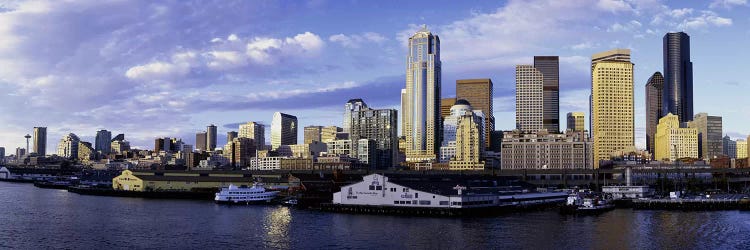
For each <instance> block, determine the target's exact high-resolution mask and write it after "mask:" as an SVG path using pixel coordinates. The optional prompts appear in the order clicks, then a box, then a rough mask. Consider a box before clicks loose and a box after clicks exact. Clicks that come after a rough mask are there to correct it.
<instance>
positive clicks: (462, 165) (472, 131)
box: [448, 112, 486, 170]
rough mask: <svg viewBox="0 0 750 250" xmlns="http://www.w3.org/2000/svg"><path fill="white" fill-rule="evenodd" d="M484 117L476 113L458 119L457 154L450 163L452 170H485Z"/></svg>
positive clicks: (465, 114) (449, 166) (466, 114)
mask: <svg viewBox="0 0 750 250" xmlns="http://www.w3.org/2000/svg"><path fill="white" fill-rule="evenodd" d="M484 125H485V123H484V117H481V116H478V115H476V114H475V113H474V112H469V113H464V114H463V115H461V116H460V117H458V123H457V126H456V127H457V128H456V139H455V141H456V145H455V147H456V152H455V156H453V157H451V159H450V161H449V162H448V168H449V169H450V170H484V167H485V163H484V159H483V158H484V149H485V146H486V144H485V142H484V136H485V133H484Z"/></svg>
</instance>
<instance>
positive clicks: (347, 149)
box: [326, 140, 354, 158]
mask: <svg viewBox="0 0 750 250" xmlns="http://www.w3.org/2000/svg"><path fill="white" fill-rule="evenodd" d="M326 147H327V151H326V152H327V154H328V155H335V156H343V155H345V156H349V157H352V158H354V154H353V153H352V152H353V150H352V140H335V141H330V142H327V143H326Z"/></svg>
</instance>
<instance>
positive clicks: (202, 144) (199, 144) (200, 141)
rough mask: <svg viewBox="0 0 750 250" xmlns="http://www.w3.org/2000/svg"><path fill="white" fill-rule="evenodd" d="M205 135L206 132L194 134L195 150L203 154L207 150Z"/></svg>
mask: <svg viewBox="0 0 750 250" xmlns="http://www.w3.org/2000/svg"><path fill="white" fill-rule="evenodd" d="M207 134H208V133H206V131H202V132H198V133H195V150H198V151H200V152H203V151H206V150H207V149H208V141H207V140H206V138H207V136H206V135H207Z"/></svg>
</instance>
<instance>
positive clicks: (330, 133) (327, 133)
mask: <svg viewBox="0 0 750 250" xmlns="http://www.w3.org/2000/svg"><path fill="white" fill-rule="evenodd" d="M343 131H344V130H343V129H342V128H339V127H336V126H327V127H323V128H322V129H321V130H320V141H321V142H323V143H329V142H332V141H335V140H338V139H337V138H338V137H337V136H338V135H339V133H341V132H343Z"/></svg>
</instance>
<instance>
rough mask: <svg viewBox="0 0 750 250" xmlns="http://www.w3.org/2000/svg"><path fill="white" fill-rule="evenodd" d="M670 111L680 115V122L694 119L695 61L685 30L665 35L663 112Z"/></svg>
mask: <svg viewBox="0 0 750 250" xmlns="http://www.w3.org/2000/svg"><path fill="white" fill-rule="evenodd" d="M668 113H672V114H675V115H677V116H679V117H680V123H684V122H687V121H691V120H692V119H693V63H692V62H691V61H690V36H688V35H687V34H685V32H675V33H667V34H666V35H664V88H663V91H662V114H665V115H666V114H668Z"/></svg>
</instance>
